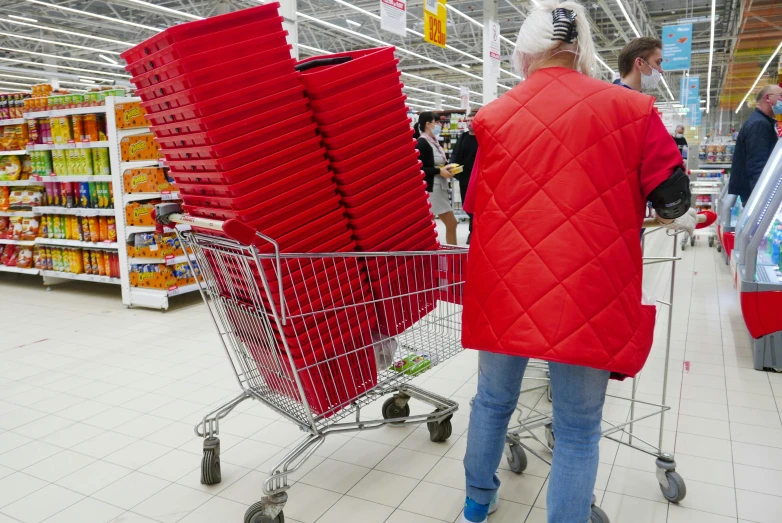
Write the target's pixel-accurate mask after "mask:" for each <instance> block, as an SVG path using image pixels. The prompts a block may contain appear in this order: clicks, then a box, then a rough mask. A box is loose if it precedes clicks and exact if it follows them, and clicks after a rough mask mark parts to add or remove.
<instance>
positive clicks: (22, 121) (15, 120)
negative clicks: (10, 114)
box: [0, 118, 27, 126]
mask: <svg viewBox="0 0 782 523" xmlns="http://www.w3.org/2000/svg"><path fill="white" fill-rule="evenodd" d="M25 123H27V120H25V119H24V118H11V119H8V120H0V126H3V125H24V124H25Z"/></svg>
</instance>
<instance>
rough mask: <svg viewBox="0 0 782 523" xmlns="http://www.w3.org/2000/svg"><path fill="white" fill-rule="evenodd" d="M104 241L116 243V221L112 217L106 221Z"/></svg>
mask: <svg viewBox="0 0 782 523" xmlns="http://www.w3.org/2000/svg"><path fill="white" fill-rule="evenodd" d="M106 239H107V240H108V241H110V242H116V241H117V220H116V219H115V218H114V217H113V216H109V217H108V219H107V220H106Z"/></svg>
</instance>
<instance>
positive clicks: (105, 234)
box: [98, 216, 109, 242]
mask: <svg viewBox="0 0 782 523" xmlns="http://www.w3.org/2000/svg"><path fill="white" fill-rule="evenodd" d="M98 230H99V231H100V232H99V236H100V241H102V242H105V241H106V240H108V239H109V219H108V218H107V217H106V216H99V217H98Z"/></svg>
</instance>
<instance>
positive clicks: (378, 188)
mask: <svg viewBox="0 0 782 523" xmlns="http://www.w3.org/2000/svg"><path fill="white" fill-rule="evenodd" d="M419 173H420V171H419ZM338 187H339V186H338ZM425 192H426V182H425V181H424V177H423V174H421V175H420V176H413V177H411V178H409V179H407V180H405V181H403V182H401V183H399V182H398V181H397V180H391V179H389V180H386V182H384V183H383V184H377V185H375V186H373V187H371V188H369V189H366V190H364V191H362V192H360V193H358V194H354V195H351V196H347V195H345V194H342V192H341V191H340V194H342V203H343V204H344V205H345V208H346V211H347V213H348V216H350V217H351V218H356V217H361V216H366V215H367V214H368V213H370V212H372V211H373V210H374V209H376V208H377V207H382V206H383V205H384V204H385V202H386V201H390V200H394V201H399V200H400V198H401V199H405V198H413V197H415V196H416V195H418V194H421V193H425Z"/></svg>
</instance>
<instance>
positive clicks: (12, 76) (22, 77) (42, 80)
mask: <svg viewBox="0 0 782 523" xmlns="http://www.w3.org/2000/svg"><path fill="white" fill-rule="evenodd" d="M0 76H2V77H3V78H15V79H18V80H32V81H34V82H45V81H46V79H45V78H34V77H32V76H20V75H18V74H3V73H0Z"/></svg>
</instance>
